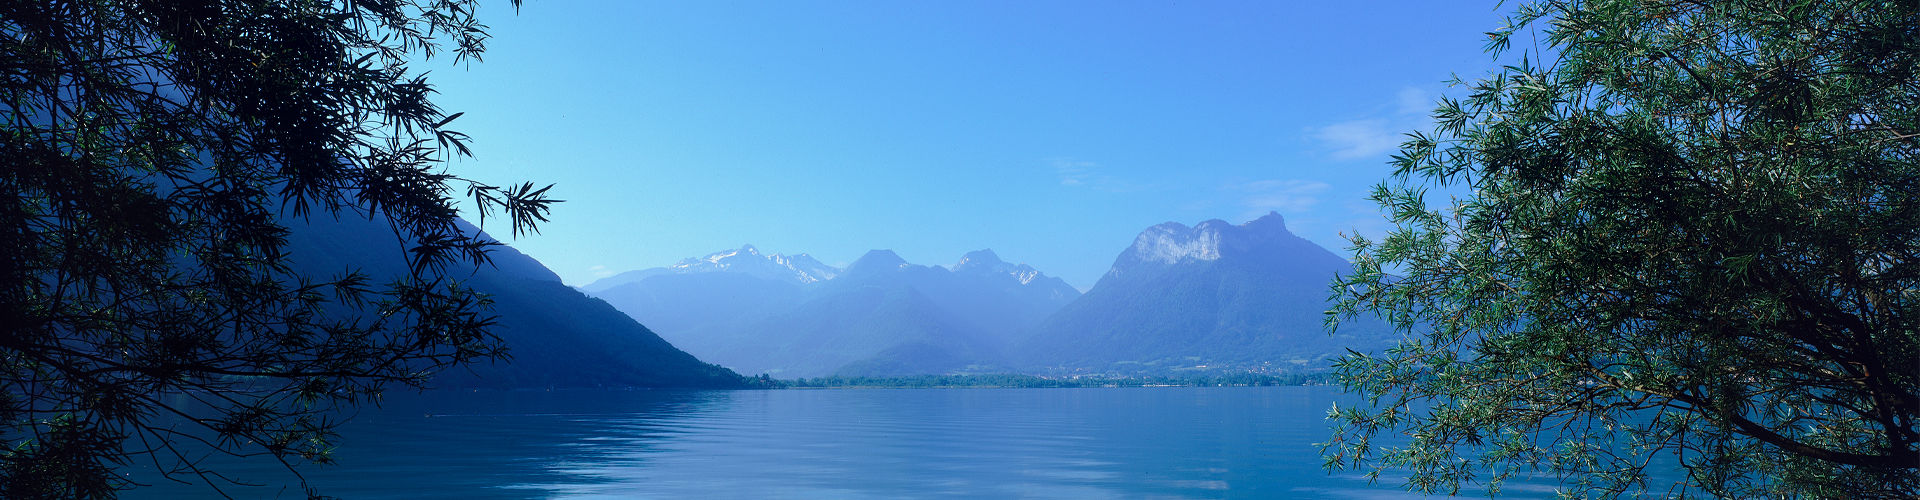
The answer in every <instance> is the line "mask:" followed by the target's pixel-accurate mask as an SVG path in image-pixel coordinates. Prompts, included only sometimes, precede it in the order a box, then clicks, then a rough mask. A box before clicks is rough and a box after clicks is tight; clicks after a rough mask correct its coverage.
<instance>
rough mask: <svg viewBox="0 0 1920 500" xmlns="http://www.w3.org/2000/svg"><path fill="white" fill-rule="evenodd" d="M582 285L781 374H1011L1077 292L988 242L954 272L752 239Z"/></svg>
mask: <svg viewBox="0 0 1920 500" xmlns="http://www.w3.org/2000/svg"><path fill="white" fill-rule="evenodd" d="M582 289H584V290H589V291H593V293H594V295H596V296H598V297H600V298H603V299H605V300H607V301H608V302H609V303H611V304H614V306H615V307H618V308H620V310H622V311H626V312H627V313H628V314H630V315H632V316H633V317H635V318H647V320H646V321H647V322H648V323H649V324H652V325H654V328H656V331H660V332H665V335H666V336H667V339H668V340H669V341H672V342H673V343H674V344H675V345H677V346H680V347H682V348H684V349H687V350H688V352H692V353H694V354H695V355H698V356H700V357H701V358H702V359H706V360H708V361H712V362H716V363H720V364H722V365H725V366H729V367H733V368H734V369H736V370H740V371H742V372H744V373H768V374H771V375H774V376H779V377H816V376H822V375H831V374H850V375H898V374H920V373H947V372H954V371H982V370H985V371H994V370H998V371H1005V370H1006V369H1007V367H1006V366H1004V365H1003V364H1002V363H1003V361H1004V360H1005V359H1007V349H1008V348H1010V347H1011V346H1012V344H1013V343H1014V342H1015V341H1017V340H1018V339H1019V334H1020V333H1021V332H1022V330H1023V329H1025V328H1027V327H1029V326H1031V325H1032V324H1034V323H1037V322H1038V321H1039V320H1040V319H1043V318H1045V317H1046V315H1048V314H1051V313H1052V312H1053V311H1054V310H1057V309H1059V307H1060V306H1063V305H1065V304H1066V303H1067V302H1068V301H1071V300H1072V299H1073V298H1074V297H1077V296H1079V294H1080V293H1079V291H1078V290H1075V289H1074V288H1073V287H1071V286H1068V285H1067V284H1066V282H1065V281H1061V280H1060V279H1059V278H1055V277H1050V276H1046V275H1044V274H1042V273H1040V272H1039V271H1036V270H1034V269H1033V268H1032V267H1029V266H1025V265H1016V264H1010V263H1007V262H1004V261H1002V260H1000V258H999V257H998V256H997V255H995V254H994V253H993V252H992V251H991V250H982V251H977V252H972V253H969V254H967V255H966V256H964V257H962V259H961V260H960V262H958V263H956V264H955V265H954V266H953V268H952V269H951V270H949V269H948V268H945V267H940V266H922V265H914V264H910V263H908V262H906V261H905V260H903V259H901V258H900V256H899V255H896V254H894V253H893V252H892V251H889V250H874V251H872V252H868V253H867V254H866V255H864V256H861V257H860V258H859V259H858V260H855V261H854V262H853V263H852V264H849V265H848V266H847V268H846V269H844V270H841V269H835V268H832V267H831V266H825V265H823V264H819V262H818V261H816V260H814V259H812V258H810V257H806V256H805V255H804V254H803V255H800V256H795V257H785V256H782V255H779V254H775V255H763V254H760V253H759V252H758V251H757V250H756V249H754V248H753V247H752V246H750V245H749V246H743V247H741V248H739V249H735V250H727V251H722V252H716V253H713V254H710V255H708V256H706V257H701V258H694V259H686V260H683V261H681V262H680V263H679V264H675V265H674V266H672V267H668V268H654V269H646V270H641V271H634V272H629V273H624V274H622V275H617V276H614V277H610V278H608V279H606V280H601V281H600V282H595V283H592V284H589V285H587V286H584V287H582Z"/></svg>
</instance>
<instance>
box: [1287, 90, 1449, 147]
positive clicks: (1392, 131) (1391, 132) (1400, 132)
mask: <svg viewBox="0 0 1920 500" xmlns="http://www.w3.org/2000/svg"><path fill="white" fill-rule="evenodd" d="M1434 99H1435V96H1434V95H1433V93H1432V92H1428V91H1427V90H1426V89H1423V88H1419V87H1405V88H1402V89H1400V91H1399V92H1397V93H1395V94H1394V97H1393V101H1392V102H1391V103H1386V104H1383V105H1380V106H1379V107H1377V108H1375V109H1376V110H1377V111H1375V112H1374V113H1371V116H1363V117H1360V118H1355V119H1351V120H1347V121H1343V122H1338V123H1334V124H1331V125H1326V126H1322V127H1314V128H1311V129H1308V134H1307V135H1308V137H1309V138H1311V139H1313V140H1315V141H1317V142H1319V143H1320V144H1321V145H1322V146H1323V147H1325V148H1326V150H1327V154H1328V155H1329V156H1332V157H1333V159H1336V160H1343V161H1345V160H1360V159H1368V158H1377V157H1379V156H1381V155H1384V154H1387V153H1391V152H1393V151H1395V150H1398V149H1400V143H1401V142H1404V141H1405V140H1406V133H1407V132H1408V131H1411V130H1415V129H1417V128H1419V127H1420V126H1422V125H1423V124H1425V123H1426V120H1427V116H1428V115H1429V114H1431V113H1432V111H1433V106H1434Z"/></svg>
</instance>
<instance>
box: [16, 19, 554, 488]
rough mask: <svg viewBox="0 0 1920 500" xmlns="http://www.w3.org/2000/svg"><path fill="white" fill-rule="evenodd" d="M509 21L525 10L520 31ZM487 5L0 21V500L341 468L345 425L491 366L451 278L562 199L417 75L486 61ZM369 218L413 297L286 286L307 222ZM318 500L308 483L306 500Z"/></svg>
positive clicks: (488, 322) (373, 288)
mask: <svg viewBox="0 0 1920 500" xmlns="http://www.w3.org/2000/svg"><path fill="white" fill-rule="evenodd" d="M517 3H518V2H517V1H516V2H515V4H516V8H517ZM476 7H477V2H475V1H471V0H432V1H426V0H421V1H392V2H385V1H383V2H375V1H353V0H349V1H344V2H324V1H323V2H308V1H301V2H280V1H268V0H230V1H178V2H176V1H137V0H73V1H47V2H3V3H0V68H5V69H4V78H0V107H3V108H0V109H4V110H5V111H4V112H5V120H6V123H5V124H4V125H0V131H3V132H0V159H3V160H0V161H4V162H5V164H6V167H5V168H4V169H0V280H4V281H0V325H4V326H0V328H4V331H3V332H0V385H5V386H6V387H5V390H4V392H0V394H4V399H0V440H4V443H5V445H6V448H5V449H3V450H0V497H7V498H37V497H111V496H114V495H115V494H116V493H117V491H119V490H121V489H124V488H127V487H131V486H134V485H132V484H130V483H128V482H127V481H126V480H124V479H122V478H121V477H120V476H118V475H116V474H115V473H114V470H115V469H116V468H119V467H123V466H128V465H131V464H132V463H133V462H134V461H136V460H138V461H141V462H144V463H150V464H151V465H152V466H153V467H156V468H159V469H160V470H162V471H163V472H165V473H167V474H168V477H176V476H182V475H187V476H194V477H197V478H198V479H199V480H201V481H204V482H207V483H209V484H212V485H214V487H216V488H217V487H218V485H219V483H220V481H222V480H224V478H223V476H220V475H219V473H218V472H217V471H210V470H206V469H205V468H203V467H201V466H200V465H199V464H200V461H201V460H202V459H203V457H204V456H205V455H207V454H208V453H225V454H234V455H244V456H254V455H260V456H265V457H267V458H268V459H272V460H277V461H280V462H282V463H285V464H287V465H288V466H289V467H292V466H293V465H294V464H297V463H302V462H326V461H328V460H329V458H328V457H329V445H328V441H327V440H328V438H329V436H330V435H331V429H332V428H333V426H334V423H335V422H334V421H333V420H330V419H329V418H328V415H329V414H330V411H331V410H334V409H337V408H340V407H345V406H352V405H355V404H358V403H360V402H363V401H366V400H368V399H370V398H375V397H378V395H379V394H380V392H381V390H383V388H386V387H389V386H393V385H405V386H418V385H420V384H422V383H424V381H425V380H426V378H427V377H428V376H429V375H431V374H432V373H434V372H435V371H436V370H439V369H442V368H446V367H450V366H457V365H460V364H464V363H470V362H473V361H476V360H487V359H497V358H500V357H502V356H503V355H504V351H503V347H502V345H501V344H500V343H499V342H498V341H497V339H496V338H495V337H494V335H493V334H492V333H491V332H490V328H491V327H493V325H494V322H493V319H492V318H491V317H489V316H488V314H487V311H486V309H487V304H488V301H487V299H485V298H484V297H481V296H479V295H477V294H475V293H474V292H473V291H472V290H471V289H469V288H467V287H465V286H463V285H462V284H461V283H460V282H459V281H458V280H456V279H454V278H455V277H457V274H456V273H451V272H448V271H449V269H450V268H454V267H457V266H464V265H480V264H484V263H486V262H487V260H488V250H489V246H490V245H494V244H496V243H493V242H491V241H490V240H484V239H481V238H477V237H476V235H474V234H471V233H468V232H463V231H461V230H460V228H459V227H457V225H456V220H457V219H456V216H457V210H456V199H455V195H456V194H457V193H458V192H457V191H456V189H463V190H464V197H466V198H470V199H471V200H472V201H473V202H474V203H475V204H476V205H477V206H478V207H479V209H480V212H479V213H480V217H481V220H482V221H483V222H484V220H485V219H486V217H487V216H488V214H494V215H495V216H497V217H504V218H505V219H506V220H507V221H508V222H509V223H510V225H511V227H512V229H513V232H514V233H515V234H516V235H517V234H519V233H521V232H523V231H529V230H532V229H534V226H535V224H537V223H539V222H541V221H544V220H545V214H546V213H547V210H548V205H549V204H550V203H553V202H554V201H556V200H552V199H550V198H549V197H548V196H547V189H546V188H544V187H535V186H534V185H533V184H530V183H529V184H521V185H517V186H506V187H500V186H491V185H487V184H483V183H479V182H475V181H471V180H466V179H462V178H460V177H457V176H455V175H453V174H449V173H447V172H446V171H445V170H444V163H443V162H444V161H445V160H447V159H449V158H451V157H456V156H465V155H469V154H470V151H469V149H468V145H467V136H465V135H462V134H460V133H459V132H456V131H454V130H452V129H450V128H448V127H449V126H450V125H451V123H452V122H454V121H455V119H457V118H459V117H460V114H459V113H453V114H447V113H445V112H443V111H442V110H440V109H439V108H437V107H436V106H435V105H434V104H433V102H432V100H431V97H432V95H433V94H434V88H433V86H432V85H430V84H429V83H428V81H427V80H426V77H425V75H424V74H423V73H420V72H416V71H413V70H411V69H409V67H408V64H409V62H410V61H413V60H415V59H421V60H430V59H432V58H434V57H436V56H440V55H441V54H443V53H451V54H452V56H453V57H452V60H453V62H455V63H456V64H458V63H464V62H467V61H468V60H469V59H471V60H475V61H477V60H478V59H479V57H480V54H481V53H482V51H483V50H484V42H485V41H486V40H487V35H486V32H485V26H483V25H481V24H479V23H478V21H477V20H476V18H475V15H476V11H475V9H476ZM313 217H318V218H331V217H339V218H363V219H376V220H380V221H384V222H385V223H386V224H388V225H389V226H390V227H391V229H392V231H393V233H394V235H395V237H396V238H398V239H400V240H402V241H405V242H406V244H407V249H408V250H407V252H406V256H405V260H406V262H407V266H406V267H407V272H406V273H404V275H403V276H400V277H398V278H396V279H392V280H391V281H386V278H384V277H382V278H379V279H375V278H370V277H369V276H368V275H365V274H360V273H346V274H344V275H339V276H312V275H302V274H300V273H297V272H295V271H294V270H293V268H291V267H290V264H289V260H288V255H287V253H286V251H285V250H286V248H285V244H286V238H287V234H288V232H287V227H286V226H287V224H286V223H287V222H288V221H292V220H295V219H300V218H313ZM303 486H304V485H303Z"/></svg>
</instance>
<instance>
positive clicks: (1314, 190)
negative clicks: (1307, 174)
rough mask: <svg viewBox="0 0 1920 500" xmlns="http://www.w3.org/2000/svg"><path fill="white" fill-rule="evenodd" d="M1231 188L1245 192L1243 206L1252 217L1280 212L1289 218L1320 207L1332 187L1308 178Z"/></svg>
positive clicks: (1258, 182)
mask: <svg viewBox="0 0 1920 500" xmlns="http://www.w3.org/2000/svg"><path fill="white" fill-rule="evenodd" d="M1229 188H1230V189H1231V190H1234V191H1239V192H1242V193H1245V194H1244V196H1243V197H1242V198H1241V205H1243V206H1244V207H1246V210H1247V214H1248V215H1249V216H1252V217H1257V216H1260V215H1262V214H1265V213H1267V212H1280V214H1281V215H1287V216H1297V215H1300V214H1304V213H1307V211H1308V210H1312V209H1313V207H1314V205H1318V204H1320V196H1321V195H1323V194H1326V192H1327V190H1329V189H1332V188H1333V186H1330V185H1328V184H1327V183H1325V182H1320V181H1315V180H1306V179H1268V180H1258V181H1253V182H1248V183H1243V184H1237V185H1233V186H1230V187H1229Z"/></svg>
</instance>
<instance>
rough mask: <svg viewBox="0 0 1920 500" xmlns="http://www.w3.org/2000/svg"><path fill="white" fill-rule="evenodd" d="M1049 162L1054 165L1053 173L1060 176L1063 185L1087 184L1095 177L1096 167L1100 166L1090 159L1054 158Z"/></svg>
mask: <svg viewBox="0 0 1920 500" xmlns="http://www.w3.org/2000/svg"><path fill="white" fill-rule="evenodd" d="M1048 163H1049V164H1051V165H1052V166H1053V173H1054V174H1056V175H1059V176H1060V185H1062V186H1084V185H1086V184H1087V181H1088V180H1090V179H1092V178H1093V172H1094V169H1095V168H1098V167H1099V166H1100V165H1097V164H1095V163H1093V162H1090V161H1084V160H1075V159H1071V158H1054V159H1053V160H1051V161H1049V162H1048Z"/></svg>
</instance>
